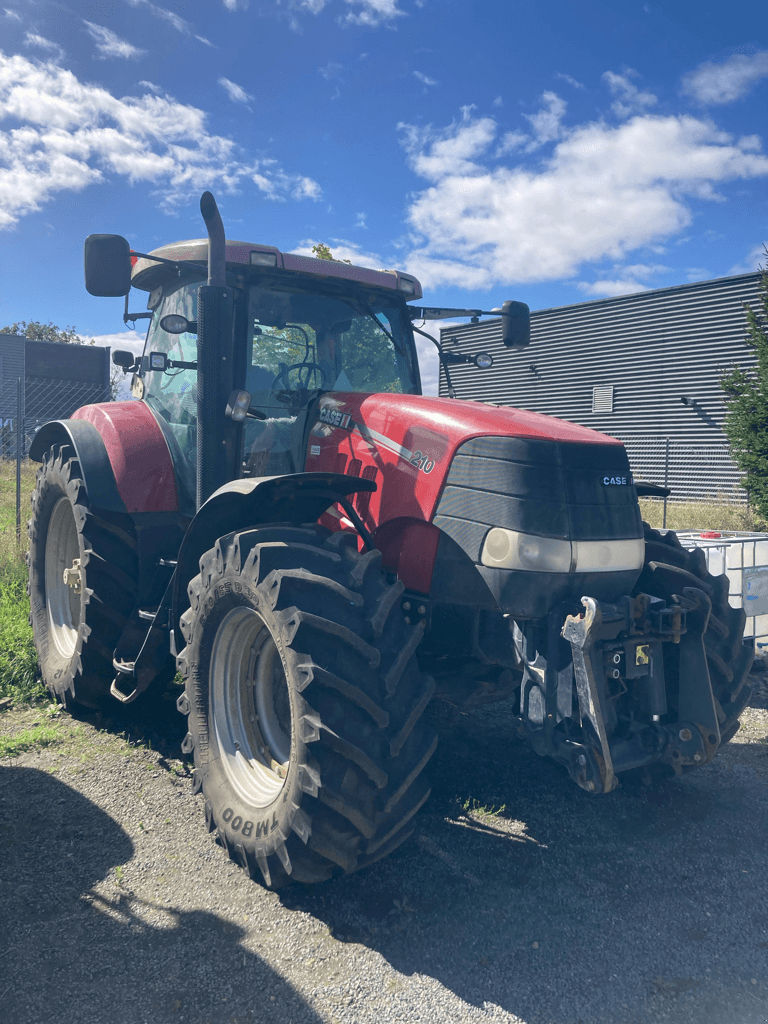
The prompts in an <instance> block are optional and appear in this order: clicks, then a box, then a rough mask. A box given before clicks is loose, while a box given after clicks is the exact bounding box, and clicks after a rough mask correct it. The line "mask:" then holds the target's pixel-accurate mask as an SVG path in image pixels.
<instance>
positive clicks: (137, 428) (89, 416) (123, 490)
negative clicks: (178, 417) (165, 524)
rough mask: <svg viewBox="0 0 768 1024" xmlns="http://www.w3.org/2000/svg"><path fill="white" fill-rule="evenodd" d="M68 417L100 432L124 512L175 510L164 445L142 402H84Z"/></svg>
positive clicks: (175, 497) (172, 479) (173, 483)
mask: <svg viewBox="0 0 768 1024" xmlns="http://www.w3.org/2000/svg"><path fill="white" fill-rule="evenodd" d="M72 419H76V420H85V421H86V422H87V423H91V424H93V426H94V427H95V428H96V430H98V432H99V434H100V435H101V438H102V440H103V441H104V446H105V448H106V450H107V455H108V457H109V462H110V465H111V466H112V472H113V473H114V476H115V482H116V485H117V490H118V493H119V495H120V497H121V498H122V500H123V502H124V504H125V508H126V511H128V512H129V513H133V512H176V511H177V510H178V507H179V499H178V494H177V491H176V479H175V476H174V472H173V463H172V462H171V455H170V452H169V451H168V445H167V443H166V441H165V438H164V437H163V433H162V431H161V430H160V427H159V426H158V425H157V421H156V420H155V417H154V416H153V415H152V413H151V411H150V409H149V408H148V406H147V405H145V403H144V402H109V403H105V404H103V405H85V406H83V407H82V409H78V410H77V412H75V413H73V414H72Z"/></svg>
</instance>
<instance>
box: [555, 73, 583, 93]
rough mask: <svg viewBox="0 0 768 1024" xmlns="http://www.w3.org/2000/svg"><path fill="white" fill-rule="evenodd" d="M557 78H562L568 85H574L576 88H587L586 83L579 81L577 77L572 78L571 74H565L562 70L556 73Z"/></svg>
mask: <svg viewBox="0 0 768 1024" xmlns="http://www.w3.org/2000/svg"><path fill="white" fill-rule="evenodd" d="M555 78H562V80H563V81H564V82H567V83H568V85H572V86H573V88H574V89H586V86H585V85H582V83H581V82H578V81H577V80H576V79H575V78H572V77H571V75H564V74H563V72H562V71H558V72H557V74H556V75H555Z"/></svg>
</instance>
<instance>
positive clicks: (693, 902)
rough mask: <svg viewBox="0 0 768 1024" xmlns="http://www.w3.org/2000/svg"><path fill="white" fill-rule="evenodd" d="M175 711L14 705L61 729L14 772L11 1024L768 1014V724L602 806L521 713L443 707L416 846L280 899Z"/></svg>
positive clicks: (10, 791)
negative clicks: (213, 801)
mask: <svg viewBox="0 0 768 1024" xmlns="http://www.w3.org/2000/svg"><path fill="white" fill-rule="evenodd" d="M758 703H760V702H758ZM763 703H768V702H766V701H763ZM169 704H170V702H168V701H166V702H165V703H162V702H159V703H158V704H157V706H156V707H154V708H151V709H146V710H144V711H142V710H138V711H133V712H131V710H130V709H128V711H127V712H126V714H125V715H124V717H123V718H122V719H121V720H120V721H114V722H104V721H102V720H100V719H98V718H83V719H81V720H79V721H78V720H75V719H72V718H70V717H69V716H68V715H65V714H61V715H59V716H58V717H57V718H54V719H50V720H49V719H48V717H47V715H46V713H45V711H44V710H43V709H41V708H36V709H24V710H10V711H5V712H4V713H2V714H0V736H3V735H5V736H8V735H12V734H15V733H18V732H19V731H21V730H23V729H28V728H30V727H32V726H33V725H34V723H40V724H41V725H44V726H48V727H52V728H53V729H54V730H55V733H54V736H55V739H56V742H55V743H53V744H52V745H50V746H47V747H44V748H37V749H33V750H30V751H28V752H26V753H22V754H20V755H18V756H16V757H13V758H4V759H2V760H0V924H1V928H0V1021H2V1024H49V1022H50V1024H59V1022H62V1024H63V1022H67V1024H91V1022H92V1024H105V1022H109V1024H144V1022H146V1024H165V1022H178V1024H204V1022H210V1024H225V1022H227V1024H228V1022H237V1024H272V1022H274V1024H278V1022H279V1024H315V1022H317V1024H320V1022H328V1024H331V1022H337V1021H338V1022H344V1024H347V1022H355V1024H369V1022H370V1024H374V1022H376V1024H388V1022H390V1021H408V1022H409V1024H421V1022H423V1024H427V1022H429V1024H432V1022H451V1024H453V1022H457V1024H464V1022H467V1024H469V1022H472V1024H474V1022H480V1021H483V1022H495V1021H499V1022H505V1024H514V1022H519V1021H524V1022H526V1024H645V1022H657V1021H658V1022H662V1021H669V1022H674V1024H693V1022H696V1024H763V1022H765V1021H766V1020H768V969H767V964H768V891H767V890H766V879H767V878H768V844H767V843H766V839H767V838H768V710H765V709H764V708H750V709H748V710H747V711H746V712H745V715H744V719H743V721H744V726H743V728H742V731H741V732H740V733H739V734H738V735H737V737H736V739H735V741H734V742H733V743H731V744H730V745H729V746H728V747H726V748H725V749H724V750H723V752H722V753H721V754H720V755H719V756H718V757H717V758H716V759H715V761H714V762H713V764H711V765H709V766H707V767H705V768H703V769H701V770H699V771H697V772H692V773H691V774H690V775H687V776H686V777H685V778H683V779H679V780H672V781H671V782H668V783H665V784H663V785H662V786H660V787H658V788H646V787H644V786H642V785H641V784H640V783H634V784H631V785H630V784H628V785H625V786H624V787H622V788H621V789H619V790H617V791H616V792H614V793H612V794H611V795H610V796H607V797H591V796H589V795H587V794H585V793H583V792H582V791H580V790H578V789H577V788H576V787H575V786H574V785H573V783H571V782H570V780H569V779H568V778H567V777H566V775H565V773H564V772H563V771H562V770H561V769H559V768H558V767H557V766H556V765H554V764H553V763H551V762H549V761H547V760H543V759H540V758H538V757H536V755H535V754H533V753H532V752H531V751H530V750H528V748H527V747H526V746H524V745H522V744H521V743H520V742H518V741H517V740H514V739H510V738H509V737H510V729H509V726H508V723H507V719H508V716H509V711H507V710H506V708H505V707H504V706H503V705H501V706H492V707H490V708H488V709H486V710H484V711H482V712H477V713H473V714H466V715H465V714H459V713H458V712H452V711H450V710H449V709H447V708H442V707H438V708H436V709H435V710H434V711H433V712H432V714H433V716H434V717H435V719H436V721H437V723H438V725H439V729H440V732H441V745H440V747H439V749H438V753H437V754H436V755H435V760H434V764H433V769H432V777H433V779H434V783H435V784H434V791H433V796H432V798H431V800H430V802H429V803H428V804H427V806H426V809H425V810H426V813H423V814H422V815H421V818H420V820H419V825H418V828H417V830H416V832H415V833H414V836H413V837H412V838H411V840H409V841H408V842H407V843H406V844H405V846H404V847H403V848H401V849H400V850H399V851H398V852H397V853H396V854H395V855H394V856H392V857H390V858H389V859H388V860H385V861H383V862H382V863H380V864H378V865H376V866H374V867H373V868H372V869H370V870H369V871H367V872H363V873H361V874H359V875H354V876H351V877H347V878H342V879H336V880H334V881H332V882H329V883H327V884H325V885H322V886H319V887H317V888H314V889H306V888H301V887H292V888H290V889H288V890H285V891H283V892H281V893H280V894H276V893H271V892H267V891H265V890H264V889H262V888H260V887H259V886H258V885H256V884H255V883H253V882H251V881H250V880H249V879H248V878H246V877H245V875H244V874H243V873H242V872H241V871H240V870H239V869H238V868H237V867H235V866H234V865H233V864H231V863H230V862H229V861H228V860H227V858H226V856H225V855H224V853H223V851H222V850H221V849H220V848H219V847H218V846H216V844H215V842H214V840H213V838H212V837H211V836H210V835H209V834H208V833H207V832H206V829H205V824H204V821H203V814H202V806H201V797H200V796H192V794H191V788H190V782H189V768H188V765H187V764H185V763H184V762H183V761H181V760H179V759H178V741H179V739H180V736H181V725H182V722H181V719H180V716H179V721H178V722H177V721H176V719H175V717H173V716H172V715H170V714H169V713H168V711H167V708H168V706H169ZM119 710H120V709H118V711H119ZM150 723H153V724H150ZM137 740H140V741H141V742H140V743H137V742H136V741H137Z"/></svg>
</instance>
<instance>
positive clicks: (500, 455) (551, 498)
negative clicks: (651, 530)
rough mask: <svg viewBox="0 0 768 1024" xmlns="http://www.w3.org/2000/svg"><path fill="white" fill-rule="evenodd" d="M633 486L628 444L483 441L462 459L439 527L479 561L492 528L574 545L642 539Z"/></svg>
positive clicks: (470, 444)
mask: <svg viewBox="0 0 768 1024" xmlns="http://www.w3.org/2000/svg"><path fill="white" fill-rule="evenodd" d="M616 478H623V479H626V480H627V483H626V484H615V483H611V482H610V481H611V479H613V480H616ZM606 479H607V480H608V481H609V482H608V483H605V481H606ZM631 480H632V478H631V473H630V468H629V461H628V459H627V453H626V451H625V450H624V448H623V446H622V445H600V444H573V443H568V442H564V441H546V440H539V439H532V438H520V437H478V438H474V439H473V440H471V441H467V442H466V443H465V444H463V445H462V446H461V447H460V448H459V449H458V451H457V453H456V455H455V456H454V459H453V462H452V463H451V468H450V471H449V473H448V477H447V479H446V484H445V488H444V490H443V494H442V497H441V498H440V502H439V504H438V507H437V510H436V512H435V518H434V523H435V525H436V526H438V527H440V529H441V530H443V531H444V532H445V533H446V534H448V535H449V536H450V537H452V538H453V539H454V540H455V541H456V543H457V544H459V546H460V547H461V548H462V549H463V550H464V551H465V552H466V553H467V554H468V555H469V556H470V558H472V560H473V561H474V562H479V560H480V548H481V546H482V543H483V539H484V537H485V535H486V533H487V532H488V529H489V528H490V527H491V526H503V527H505V528H506V529H509V530H519V531H521V532H523V533H532V534H538V535H539V536H545V537H558V538H561V539H571V540H623V539H626V538H629V537H642V535H643V528H642V521H641V517H640V509H639V506H638V504H637V494H636V492H635V488H634V485H633V484H632V482H631Z"/></svg>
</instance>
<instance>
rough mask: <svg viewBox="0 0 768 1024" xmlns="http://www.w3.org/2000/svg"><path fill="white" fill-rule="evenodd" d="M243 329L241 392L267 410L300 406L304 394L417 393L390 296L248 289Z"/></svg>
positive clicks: (408, 352) (408, 350) (409, 352)
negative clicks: (246, 362) (245, 356)
mask: <svg viewBox="0 0 768 1024" xmlns="http://www.w3.org/2000/svg"><path fill="white" fill-rule="evenodd" d="M248 323H249V326H250V330H251V337H250V341H249V344H248V351H249V352H250V353H251V359H250V366H249V367H248V370H247V380H246V385H245V387H246V391H249V392H250V393H251V395H252V396H253V404H254V405H256V406H258V407H259V408H261V409H263V410H264V411H265V412H267V411H268V410H270V409H272V410H275V411H278V410H282V412H285V407H286V405H287V404H293V405H294V406H297V405H301V404H304V402H303V401H302V398H303V396H302V394H301V393H302V392H304V393H306V392H310V391H318V390H321V391H363V392H369V393H375V392H380V391H389V392H405V393H407V394H413V393H416V392H417V390H418V389H417V385H416V380H417V377H416V373H415V369H414V366H413V355H412V349H411V347H410V346H409V345H408V344H406V341H405V334H404V327H403V312H402V309H401V307H400V305H398V304H397V303H395V302H393V301H392V299H391V298H389V297H388V296H382V295H380V294H378V293H368V294H361V295H360V296H355V297H352V296H350V297H344V298H342V297H337V296H329V295H323V294H318V293H316V292H307V291H301V292H299V291H295V292H289V291H284V290H280V291H278V290H276V289H272V288H268V287H264V286H259V287H252V288H251V289H250V292H249V301H248ZM289 394H290V396H291V397H290V399H289Z"/></svg>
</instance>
